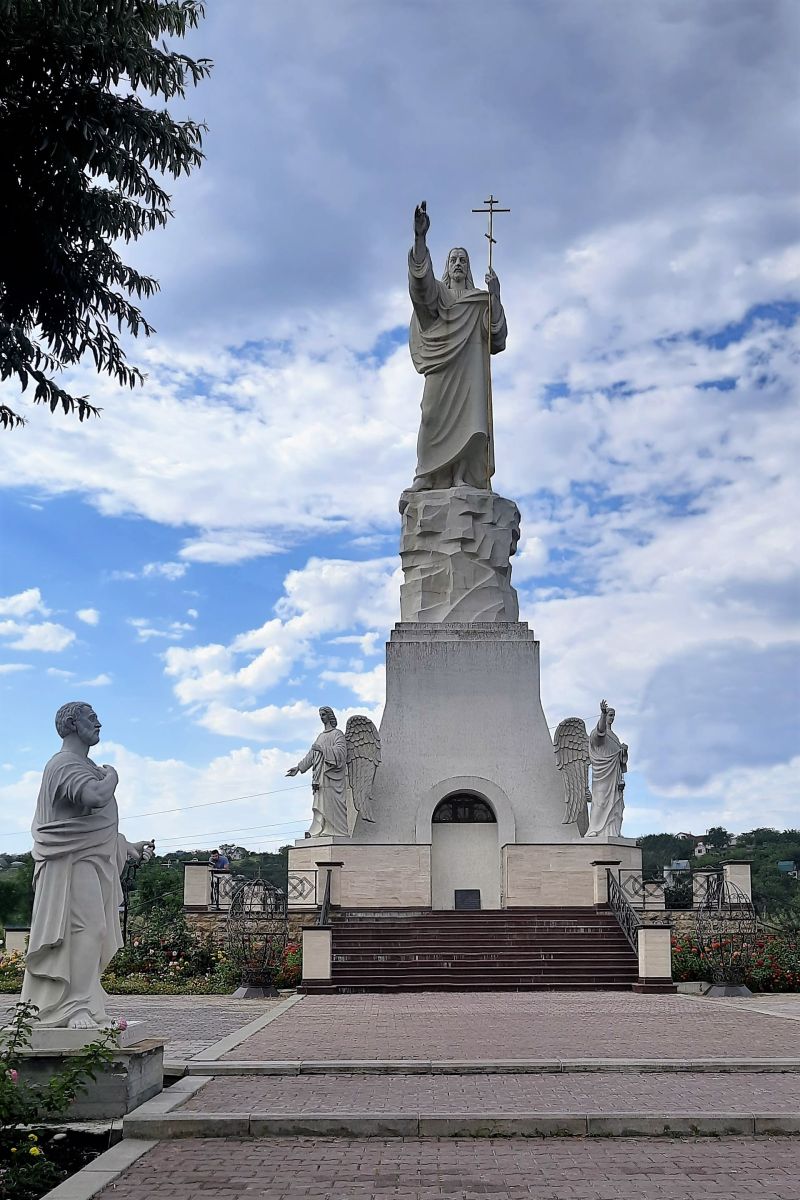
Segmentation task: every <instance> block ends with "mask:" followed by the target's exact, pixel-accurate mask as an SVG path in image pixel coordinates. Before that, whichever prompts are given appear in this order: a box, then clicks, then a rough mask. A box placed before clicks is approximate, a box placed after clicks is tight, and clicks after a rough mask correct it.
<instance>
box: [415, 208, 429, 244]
mask: <svg viewBox="0 0 800 1200" xmlns="http://www.w3.org/2000/svg"><path fill="white" fill-rule="evenodd" d="M430 227H431V219H430V217H429V216H428V202H427V200H422V201H420V203H419V204H418V205H417V207H416V208H415V209H414V237H415V238H417V237H419V238H424V237H425V235H426V233H427V232H428V230H429V229H430Z"/></svg>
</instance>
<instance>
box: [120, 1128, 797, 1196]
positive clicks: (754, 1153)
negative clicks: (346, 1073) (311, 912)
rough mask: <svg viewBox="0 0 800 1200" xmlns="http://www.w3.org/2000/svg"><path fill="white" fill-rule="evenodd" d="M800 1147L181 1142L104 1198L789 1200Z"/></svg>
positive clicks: (668, 1142)
mask: <svg viewBox="0 0 800 1200" xmlns="http://www.w3.org/2000/svg"><path fill="white" fill-rule="evenodd" d="M798 1179H800V1139H795V1138H767V1137H762V1138H744V1137H742V1138H725V1139H722V1140H715V1139H711V1138H702V1139H698V1140H690V1139H657V1138H648V1139H647V1140H645V1141H640V1140H637V1139H629V1138H619V1139H616V1138H615V1139H611V1140H608V1141H606V1140H603V1139H590V1140H585V1141H584V1140H581V1139H578V1138H569V1139H564V1140H562V1139H558V1138H549V1139H547V1140H540V1139H522V1138H502V1139H493V1138H492V1139H490V1138H486V1139H463V1140H460V1139H455V1138H451V1139H447V1138H445V1139H435V1138H431V1139H425V1140H419V1139H410V1138H409V1139H401V1138H396V1139H395V1138H392V1139H386V1140H384V1139H378V1138H376V1139H370V1140H353V1141H346V1140H344V1139H336V1140H333V1139H322V1138H269V1139H265V1140H263V1141H236V1140H233V1139H226V1140H224V1141H223V1140H218V1139H207V1138H202V1139H192V1140H191V1141H188V1142H161V1143H159V1144H158V1145H157V1146H156V1147H155V1148H154V1149H153V1150H151V1151H150V1153H149V1154H147V1155H145V1156H144V1157H143V1158H141V1159H140V1160H139V1161H138V1162H137V1163H135V1164H134V1166H133V1167H131V1168H129V1169H128V1170H127V1171H125V1172H124V1173H123V1175H121V1176H120V1177H119V1178H118V1179H117V1180H115V1181H114V1183H113V1184H112V1185H110V1186H109V1187H107V1188H105V1189H104V1190H103V1191H102V1192H100V1193H99V1195H100V1196H102V1197H105V1198H106V1200H112V1197H113V1198H114V1200H203V1198H205V1197H211V1196H213V1197H214V1200H259V1198H261V1197H264V1198H267V1197H268V1198H269V1200H308V1198H311V1197H327V1196H330V1197H335V1198H336V1200H355V1198H356V1197H357V1198H358V1200H445V1198H450V1200H483V1197H494V1198H496V1200H676V1198H679V1197H684V1196H709V1197H714V1198H715V1200H716V1198H720V1200H722V1198H724V1200H752V1197H753V1196H757V1197H758V1200H797V1196H798Z"/></svg>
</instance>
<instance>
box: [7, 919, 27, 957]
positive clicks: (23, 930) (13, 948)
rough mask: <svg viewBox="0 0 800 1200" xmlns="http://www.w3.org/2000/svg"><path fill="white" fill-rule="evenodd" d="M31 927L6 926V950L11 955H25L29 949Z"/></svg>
mask: <svg viewBox="0 0 800 1200" xmlns="http://www.w3.org/2000/svg"><path fill="white" fill-rule="evenodd" d="M30 932H31V931H30V927H29V926H28V925H25V926H24V927H23V926H22V925H6V950H7V951H8V953H9V954H25V952H26V951H27V949H28V938H29V936H30Z"/></svg>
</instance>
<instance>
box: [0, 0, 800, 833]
mask: <svg viewBox="0 0 800 1200" xmlns="http://www.w3.org/2000/svg"><path fill="white" fill-rule="evenodd" d="M208 10H209V14H208V17H207V19H206V21H205V23H204V25H203V26H202V28H201V29H200V30H199V31H198V32H197V33H196V34H195V35H194V36H193V37H192V39H191V52H193V53H196V54H197V55H201V54H202V55H207V56H209V57H211V58H213V59H214V61H215V64H216V65H215V69H214V73H213V76H212V77H211V79H210V80H209V81H207V82H205V83H203V84H202V85H201V86H200V88H198V89H197V91H195V92H194V93H193V94H192V95H191V96H190V97H188V99H187V103H186V105H185V109H184V110H183V111H185V112H186V113H190V114H191V115H192V116H194V117H196V118H197V119H203V120H206V121H207V123H208V126H209V133H208V136H207V139H206V144H205V148H206V152H207V160H206V162H205V164H204V166H203V167H202V169H201V170H200V171H199V172H198V173H196V174H195V175H194V176H192V177H191V178H189V179H188V180H187V179H183V180H181V181H180V183H179V184H177V185H175V187H174V189H173V196H174V210H175V214H176V215H175V219H174V221H173V222H172V223H171V225H170V227H169V229H168V230H166V231H163V232H157V233H153V234H148V235H146V236H145V237H144V239H143V240H142V241H141V242H140V243H139V244H138V245H137V246H136V247H135V248H134V249H133V250H132V251H129V253H130V254H131V256H132V259H133V261H135V263H136V265H137V266H139V267H141V268H143V269H145V270H147V271H148V272H150V273H152V274H154V275H156V276H157V277H158V278H159V279H160V282H161V287H162V291H161V294H160V295H159V296H158V297H157V298H156V299H154V300H153V301H151V302H149V303H148V304H147V306H146V312H147V315H148V317H149V318H150V319H151V320H152V322H153V323H154V324H155V326H156V327H157V330H158V333H157V335H156V336H154V337H153V338H152V339H151V340H150V342H149V343H144V344H141V343H140V344H137V345H136V346H135V348H134V351H133V352H132V357H133V359H134V361H138V362H139V363H141V364H142V365H143V366H144V368H145V369H146V370H147V373H148V379H147V383H146V385H145V386H144V387H143V388H141V389H138V390H137V391H135V392H133V393H131V392H122V391H118V390H117V389H116V387H115V386H114V385H113V384H112V383H110V382H108V381H106V380H105V379H99V378H97V377H96V376H94V375H93V374H91V372H90V371H89V370H88V368H87V370H86V371H84V372H81V371H76V372H75V373H74V377H72V378H71V380H70V382H71V383H72V384H73V386H74V387H75V388H78V389H80V391H81V392H87V393H88V394H90V396H91V398H92V399H93V401H94V402H95V403H97V404H100V405H102V407H103V416H102V418H101V419H100V420H99V421H96V422H94V423H92V424H90V425H84V426H80V425H79V424H78V423H77V422H76V421H73V420H70V419H68V418H65V417H62V416H51V415H50V414H49V413H46V412H40V411H38V410H34V409H30V408H26V409H25V410H24V411H26V415H28V417H29V423H28V425H27V426H26V427H25V428H24V429H22V430H17V431H15V432H13V433H7V434H5V435H4V436H2V437H0V486H1V488H2V490H0V504H2V514H1V519H2V530H3V547H4V549H3V558H2V576H1V577H0V597H2V598H0V646H1V647H2V651H1V652H0V697H2V709H3V748H2V752H1V754H0V760H1V761H0V835H2V836H0V849H3V850H11V849H17V848H18V849H23V848H25V847H27V846H28V845H29V838H28V835H27V828H28V826H29V823H30V818H31V814H32V811H33V806H34V803H35V798H36V792H37V789H38V781H39V777H40V773H41V768H42V766H43V764H44V762H45V760H46V759H47V758H48V757H49V755H50V754H51V753H52V752H53V751H54V750H55V749H56V748H57V740H56V738H55V734H54V731H53V726H52V717H53V713H54V712H55V709H56V708H57V707H58V705H59V704H61V703H63V702H64V701H66V700H68V699H77V698H81V699H87V700H89V701H91V702H92V703H94V704H95V705H96V707H97V710H98V712H99V714H100V717H101V719H102V721H103V724H104V741H103V743H102V745H101V746H100V747H98V750H97V755H96V757H97V758H98V759H99V761H101V762H113V763H115V764H116V765H117V767H118V769H119V772H120V780H121V782H120V788H119V792H118V796H119V799H120V806H121V809H122V812H123V814H124V815H125V831H126V833H127V834H128V836H129V837H131V838H140V837H145V836H147V835H150V834H155V835H156V837H157V838H158V840H159V844H160V848H161V849H162V850H167V849H169V848H174V847H178V846H185V847H196V846H211V845H214V844H217V843H218V842H219V841H235V842H239V843H242V844H245V845H248V846H251V847H263V848H267V847H271V846H276V845H279V844H281V843H283V842H286V841H288V840H291V839H292V838H294V837H295V836H298V835H300V834H301V833H302V830H303V829H304V828H305V826H306V824H307V822H308V818H309V810H310V792H309V788H308V785H307V783H306V782H305V781H304V780H299V781H298V780H287V779H285V778H284V772H285V770H286V768H287V767H288V766H289V765H291V764H292V763H294V762H295V761H296V760H297V757H298V755H299V754H300V753H301V752H303V751H304V750H305V749H306V747H307V745H308V743H309V741H310V739H311V738H312V736H313V735H314V734H315V731H316V728H317V718H316V707H317V706H318V704H319V703H321V702H325V703H329V704H333V705H334V706H336V707H337V709H338V710H339V712H340V714H341V715H342V716H344V715H346V714H347V712H348V711H367V712H370V713H372V714H373V715H375V716H376V717H377V715H378V714H379V712H380V708H381V704H382V699H383V646H384V642H385V639H386V637H387V633H388V630H389V629H390V627H391V625H392V624H393V622H394V621H395V620H397V619H398V616H399V600H398V594H399V576H398V565H399V564H398V558H397V545H398V533H399V524H398V521H399V518H398V515H397V499H398V496H399V493H400V491H401V490H402V489H403V487H405V486H407V484H408V483H409V482H410V480H411V477H412V474H413V467H414V461H415V450H414V448H415V441H416V431H417V423H418V416H419V399H420V395H421V387H420V382H421V381H420V379H419V377H418V376H417V375H416V374H415V372H414V370H413V367H412V365H411V361H410V358H409V355H408V349H407V344H406V338H407V324H408V317H409V307H410V306H409V301H408V295H407V290H406V280H405V256H406V251H407V249H408V246H409V244H410V239H411V220H412V214H413V209H414V205H415V203H417V202H418V201H419V200H421V199H422V198H425V199H426V200H427V201H428V210H429V213H430V216H431V221H432V227H431V232H430V235H429V243H430V245H431V248H432V251H433V254H434V260H435V263H436V264H437V265H438V263H439V260H440V259H443V257H444V253H445V251H446V250H447V249H448V248H449V247H450V246H451V245H454V244H463V245H466V246H467V247H468V248H470V250H471V252H472V254H473V261H474V262H475V264H476V275H478V274H480V275H482V273H483V271H482V269H480V270H479V267H480V264H481V263H482V260H483V257H484V253H485V251H484V246H485V242H484V239H483V230H484V227H483V225H482V224H481V221H482V218H478V217H475V216H473V215H472V214H471V211H470V210H471V209H472V208H473V207H476V206H477V205H479V204H480V203H481V202H482V201H483V200H484V197H485V196H487V195H488V194H489V192H490V191H492V192H494V194H495V195H496V196H499V197H500V199H501V200H502V201H503V203H504V204H505V205H506V206H510V208H511V209H512V212H511V214H510V215H509V216H507V217H504V218H498V228H497V233H498V238H499V241H498V246H497V250H496V261H495V266H496V269H497V271H498V274H499V276H500V280H501V285H502V290H503V299H504V304H505V308H506V312H507V315H508V323H509V330H510V333H509V341H508V349H507V350H506V352H505V353H504V354H503V355H501V356H498V357H497V358H496V359H495V364H494V365H495V384H494V392H495V422H496V436H497V464H498V466H497V475H496V477H495V488H496V490H497V491H499V492H500V493H501V494H502V495H505V496H510V497H513V498H514V499H516V500H517V502H518V503H519V505H520V508H521V510H522V513H523V538H522V542H521V546H520V552H519V554H518V556H517V559H516V566H515V568H514V580H515V582H516V584H517V587H518V590H519V594H520V602H521V610H522V616H523V618H524V619H526V620H528V621H529V622H530V623H531V625H532V626H533V627H534V629H535V630H536V633H537V636H538V637H539V638H540V640H541V646H542V672H543V674H542V695H543V700H544V705H545V712H546V714H547V718H548V723H549V724H550V725H551V726H553V727H554V726H555V724H556V723H557V722H558V721H559V720H560V719H561V718H563V717H564V716H568V715H572V714H573V713H578V714H580V715H582V716H584V717H585V718H586V719H587V720H589V719H590V718H592V716H593V714H594V713H595V711H596V707H597V703H598V701H599V699H600V697H601V696H606V697H608V699H609V701H610V702H612V703H613V704H614V705H615V706H616V709H617V728H618V729H619V732H620V734H621V736H623V737H624V739H625V740H626V741H627V742H628V743H629V744H630V746H631V774H630V775H629V787H628V791H627V793H626V796H627V804H628V808H627V811H626V825H625V832H627V833H629V834H630V835H637V834H641V833H645V832H655V831H661V830H672V831H677V830H679V829H680V830H683V829H691V830H693V831H695V832H702V831H703V830H705V828H706V826H707V825H709V824H717V823H722V824H724V825H726V826H728V827H729V828H730V829H733V830H741V829H748V828H752V827H753V826H755V825H775V826H778V827H781V828H783V827H786V826H788V825H794V826H797V825H798V824H800V816H799V815H798V814H799V813H800V804H798V794H799V792H800V788H798V783H797V778H798V769H800V758H798V757H794V758H793V756H797V755H798V754H799V753H800V751H799V750H798V707H799V706H798V697H797V682H798V676H799V675H800V630H799V629H798V620H797V617H798V608H799V605H798V600H799V599H800V594H799V593H800V588H799V585H798V561H799V559H798V547H797V541H798V533H797V531H798V486H797V482H796V480H797V474H798V470H797V464H798V461H799V459H798V444H797V443H798V440H799V439H798V420H797V401H796V394H795V390H796V380H797V377H798V315H800V287H799V286H798V276H799V275H800V241H799V238H800V230H799V228H798V207H797V201H798V195H797V192H798V184H799V183H800V174H799V173H798V137H799V134H800V130H799V129H798V125H799V124H800V121H799V120H798V118H799V116H800V96H799V95H798V85H797V62H798V59H799V58H800V8H799V7H798V5H797V3H796V0H786V2H782V0H648V2H647V3H641V2H640V0H604V2H603V3H589V2H588V0H518V2H517V0H495V2H494V3H492V4H488V3H486V0H435V2H433V3H431V2H425V3H423V2H422V0H393V2H391V3H390V2H389V0H381V2H378V3H376V2H375V0H333V2H332V0H294V3H292V4H291V5H279V4H277V3H273V2H272V0H269V2H265V0H225V3H224V4H222V3H218V2H214V0H210V2H209V4H208ZM3 386H5V385H3ZM4 398H5V399H6V401H7V402H10V403H11V404H12V405H13V406H15V407H18V408H19V407H20V404H19V398H18V396H17V394H16V393H15V391H14V389H13V388H6V392H5V393H4ZM165 810H168V811H165ZM148 814H154V815H152V816H148Z"/></svg>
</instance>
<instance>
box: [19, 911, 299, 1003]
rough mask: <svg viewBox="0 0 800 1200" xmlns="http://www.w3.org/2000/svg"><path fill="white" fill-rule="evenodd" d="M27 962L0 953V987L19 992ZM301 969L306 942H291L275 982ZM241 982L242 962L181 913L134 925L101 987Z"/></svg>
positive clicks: (206, 991) (123, 990) (184, 992)
mask: <svg viewBox="0 0 800 1200" xmlns="http://www.w3.org/2000/svg"><path fill="white" fill-rule="evenodd" d="M24 968H25V960H24V959H23V957H22V955H21V954H18V953H16V952H13V953H10V954H0V992H2V993H14V992H18V991H19V990H20V988H21V987H22V976H23V972H24ZM301 975H302V948H301V946H300V944H299V943H298V942H289V944H288V945H287V946H286V947H285V948H284V950H283V952H282V955H281V962H280V966H279V968H278V970H277V971H276V974H275V984H276V986H277V987H283V988H291V987H297V985H298V984H299V983H300V978H301ZM239 983H240V972H239V968H238V967H237V966H236V965H235V964H233V963H232V962H231V961H230V959H229V957H228V955H227V953H226V952H225V951H224V950H222V949H220V947H219V946H217V945H216V943H215V942H214V939H213V938H212V937H210V936H208V935H203V934H198V933H193V932H192V931H191V930H190V929H188V928H187V927H186V924H185V922H184V921H183V920H182V918H179V919H178V920H174V921H171V922H164V923H163V924H159V925H158V926H156V927H152V926H151V925H148V926H146V927H143V928H142V929H141V930H138V931H136V933H135V934H134V936H133V937H132V938H131V940H130V942H129V944H128V945H127V946H125V947H123V949H122V950H120V951H119V953H118V954H117V955H116V956H115V957H114V958H113V959H112V961H111V962H110V963H109V966H108V969H107V971H106V973H105V974H104V976H103V987H104V988H105V989H106V991H107V992H109V993H110V994H111V995H118V996H133V995H135V996H146V995H150V996H204V995H205V996H226V995H230V994H231V992H234V991H235V990H236V988H237V987H238V986H239Z"/></svg>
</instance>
